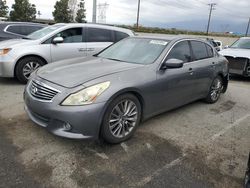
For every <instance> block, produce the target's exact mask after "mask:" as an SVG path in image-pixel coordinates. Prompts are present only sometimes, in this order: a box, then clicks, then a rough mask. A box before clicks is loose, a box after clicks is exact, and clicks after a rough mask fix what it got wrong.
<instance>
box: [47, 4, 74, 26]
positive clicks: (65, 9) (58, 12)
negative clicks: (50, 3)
mask: <svg viewBox="0 0 250 188" xmlns="http://www.w3.org/2000/svg"><path fill="white" fill-rule="evenodd" d="M68 3H69V0H59V1H57V2H56V4H55V6H54V8H55V10H54V12H52V14H53V16H54V20H55V22H61V23H69V22H72V21H73V16H72V14H71V11H70V9H69V6H68Z"/></svg>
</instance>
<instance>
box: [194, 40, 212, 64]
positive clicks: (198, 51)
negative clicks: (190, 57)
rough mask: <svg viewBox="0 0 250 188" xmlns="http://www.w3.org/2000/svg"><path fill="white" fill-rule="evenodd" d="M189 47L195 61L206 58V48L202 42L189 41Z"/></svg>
mask: <svg viewBox="0 0 250 188" xmlns="http://www.w3.org/2000/svg"><path fill="white" fill-rule="evenodd" d="M191 46H192V49H193V53H194V58H195V60H200V59H205V58H208V53H207V48H206V44H205V43H204V42H199V41H191Z"/></svg>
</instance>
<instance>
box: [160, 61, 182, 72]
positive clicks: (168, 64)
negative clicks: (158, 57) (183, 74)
mask: <svg viewBox="0 0 250 188" xmlns="http://www.w3.org/2000/svg"><path fill="white" fill-rule="evenodd" d="M183 64H184V62H183V61H182V60H180V59H168V60H167V61H164V62H163V63H162V65H161V70H166V69H177V68H181V67H183Z"/></svg>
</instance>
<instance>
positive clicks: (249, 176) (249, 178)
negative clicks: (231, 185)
mask: <svg viewBox="0 0 250 188" xmlns="http://www.w3.org/2000/svg"><path fill="white" fill-rule="evenodd" d="M244 188H250V153H249V158H248V162H247V170H246V174H245V187H244Z"/></svg>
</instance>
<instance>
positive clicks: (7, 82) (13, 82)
mask: <svg viewBox="0 0 250 188" xmlns="http://www.w3.org/2000/svg"><path fill="white" fill-rule="evenodd" d="M0 85H22V84H21V83H20V82H18V80H17V79H16V78H0Z"/></svg>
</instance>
